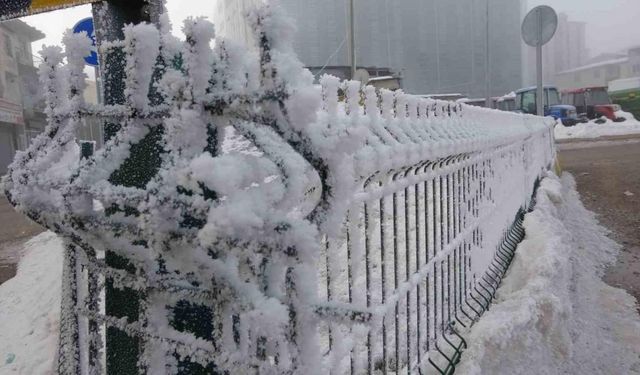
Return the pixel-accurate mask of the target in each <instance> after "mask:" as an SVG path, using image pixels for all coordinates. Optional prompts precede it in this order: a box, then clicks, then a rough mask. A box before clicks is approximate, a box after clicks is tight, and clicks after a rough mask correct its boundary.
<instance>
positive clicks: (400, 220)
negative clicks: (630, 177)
mask: <svg viewBox="0 0 640 375" xmlns="http://www.w3.org/2000/svg"><path fill="white" fill-rule="evenodd" d="M248 19H249V21H250V24H251V25H252V27H253V29H254V32H255V40H257V41H259V45H258V46H257V52H252V51H251V50H249V51H247V50H246V49H244V48H243V47H241V46H236V45H233V44H232V43H231V42H228V41H224V40H216V43H215V48H212V47H211V44H212V43H211V40H212V38H213V37H214V33H213V27H212V25H210V24H209V23H208V22H206V21H204V20H201V19H197V20H189V21H187V22H186V24H185V27H184V30H185V34H186V36H187V37H186V40H185V41H178V40H176V39H175V38H174V37H173V36H172V35H171V33H170V30H169V28H168V25H166V24H162V25H161V27H159V28H158V27H156V26H154V25H148V24H143V25H138V26H128V27H127V28H125V30H124V35H125V39H124V40H122V41H111V42H109V43H108V44H107V45H104V46H102V50H103V52H104V53H105V54H106V56H107V57H106V59H105V61H107V62H108V61H111V62H114V61H121V62H122V61H124V63H125V66H124V71H125V73H126V74H125V77H124V78H123V82H120V81H114V82H107V83H108V84H107V85H106V86H109V85H117V84H121V85H124V86H125V88H126V89H125V94H126V95H125V100H124V102H123V103H117V104H110V105H106V106H99V107H95V106H89V105H86V104H85V103H84V102H83V101H82V98H81V95H79V93H81V92H82V91H83V88H84V86H83V85H84V77H83V57H84V55H86V54H88V53H89V52H90V43H89V41H88V39H87V38H86V37H84V36H77V35H76V36H72V35H69V36H67V37H66V38H65V43H66V45H67V48H66V50H65V51H64V52H63V51H61V50H60V49H57V48H49V49H47V50H45V53H44V56H43V59H44V63H43V66H42V67H41V69H40V71H41V80H42V84H43V85H42V86H43V87H45V88H46V93H45V98H46V102H47V115H48V119H49V125H48V127H47V129H46V131H45V133H44V134H43V135H41V136H39V137H38V138H36V139H35V140H34V142H33V143H32V145H31V147H30V148H29V150H27V152H26V153H23V154H20V155H19V156H18V158H17V159H16V161H15V163H14V164H13V166H12V167H11V171H10V173H9V176H8V178H7V179H6V181H5V183H6V188H7V195H8V197H9V198H10V200H11V202H12V203H13V204H14V205H16V206H17V207H18V208H19V209H20V210H22V211H23V212H25V213H26V214H27V215H29V216H30V217H32V218H33V219H34V220H36V221H38V222H40V223H42V224H43V225H45V226H47V227H48V228H50V229H51V230H53V231H55V232H57V233H59V234H60V235H61V236H62V237H64V239H65V241H67V244H68V247H67V253H66V258H65V271H64V275H65V278H64V279H65V281H64V282H65V286H64V293H63V297H64V298H63V309H62V311H63V315H62V324H61V345H60V361H59V362H60V366H59V372H61V373H68V374H76V373H92V374H93V373H105V372H106V373H109V374H134V373H153V374H155V373H175V374H200V373H220V374H236V373H242V374H244V373H257V374H271V373H292V374H293V373H295V374H309V373H318V374H326V373H332V374H362V373H414V372H418V373H419V372H421V371H426V370H427V369H431V370H433V369H436V368H441V367H442V366H441V364H442V363H448V364H449V365H448V366H449V367H448V368H451V366H454V365H455V363H456V361H457V359H459V356H460V353H461V351H462V347H463V346H464V340H463V339H462V336H461V335H460V333H459V328H460V327H463V326H469V325H470V324H471V323H473V322H474V321H475V320H476V319H477V318H478V317H479V316H480V315H481V313H482V312H483V311H484V310H485V309H486V308H487V307H488V305H489V303H490V301H491V299H492V298H493V296H494V295H495V289H496V288H497V285H498V284H499V282H500V279H501V278H502V276H503V275H504V270H506V267H508V263H509V262H510V261H511V259H512V256H513V254H512V250H513V249H515V247H514V246H513V244H515V243H516V242H517V239H518V238H520V236H522V229H521V226H520V225H519V224H518V223H519V222H520V220H521V217H522V212H523V210H525V209H526V208H527V207H528V201H529V198H530V197H531V195H532V193H533V189H534V186H535V183H536V181H537V180H538V179H539V177H540V176H541V174H542V173H543V172H544V171H545V170H546V168H548V166H549V165H550V163H551V161H552V160H553V158H554V156H555V155H554V153H555V150H554V143H553V138H552V121H549V120H547V119H543V118H538V117H532V116H525V115H520V114H514V113H501V112H497V111H492V110H486V109H480V108H474V107H469V106H464V105H460V104H456V103H449V102H442V101H434V100H429V99H423V98H420V97H415V96H410V95H405V94H404V93H402V92H391V91H388V90H380V91H376V90H375V89H374V88H373V87H368V86H362V85H361V84H360V83H359V82H340V81H339V80H338V79H337V78H335V77H330V76H325V77H323V78H322V80H321V84H320V85H319V86H316V85H314V84H313V77H312V76H311V74H310V73H309V72H308V71H306V70H305V69H303V68H302V65H301V64H300V63H299V62H298V61H297V59H296V57H295V55H294V54H293V53H292V51H291V47H290V42H289V41H288V40H287V35H288V32H289V29H290V27H289V25H288V23H287V21H286V19H284V18H283V17H282V16H281V15H280V14H279V13H278V12H277V8H273V7H271V6H269V5H267V6H264V7H262V8H259V9H256V10H255V11H254V12H252V13H251V14H249V18H248ZM65 58H66V61H67V64H66V65H63V64H62V62H63V60H64V59H65ZM69 77H70V78H69ZM107 81H109V80H107ZM112 81H113V80H112ZM339 92H342V93H344V95H339ZM87 118H90V119H95V118H98V119H101V120H102V121H104V122H105V124H106V126H105V133H106V134H108V137H107V139H106V140H105V143H104V146H103V147H101V148H100V149H99V150H98V151H97V152H96V153H95V154H94V155H88V154H87V155H85V158H83V159H82V160H80V161H78V160H79V157H78V156H77V152H76V151H75V150H76V148H77V146H76V145H75V138H74V134H75V131H76V130H77V128H78V127H79V126H82V124H83V120H85V119H87ZM49 171H51V172H49ZM61 171H62V172H61ZM496 265H497V266H496ZM445 371H449V370H447V369H446V370H445ZM441 372H442V371H441Z"/></svg>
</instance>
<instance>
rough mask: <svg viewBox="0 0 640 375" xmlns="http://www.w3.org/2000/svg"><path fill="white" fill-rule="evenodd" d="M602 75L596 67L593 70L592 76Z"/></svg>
mask: <svg viewBox="0 0 640 375" xmlns="http://www.w3.org/2000/svg"><path fill="white" fill-rule="evenodd" d="M601 76H602V72H601V71H600V69H596V70H594V71H593V78H600V77H601Z"/></svg>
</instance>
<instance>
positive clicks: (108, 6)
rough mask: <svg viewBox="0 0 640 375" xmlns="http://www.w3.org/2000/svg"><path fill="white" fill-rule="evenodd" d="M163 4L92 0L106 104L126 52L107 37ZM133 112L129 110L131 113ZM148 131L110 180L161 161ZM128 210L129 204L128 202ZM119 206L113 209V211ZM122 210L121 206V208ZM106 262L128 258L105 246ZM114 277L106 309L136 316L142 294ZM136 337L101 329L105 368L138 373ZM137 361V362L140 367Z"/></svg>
mask: <svg viewBox="0 0 640 375" xmlns="http://www.w3.org/2000/svg"><path fill="white" fill-rule="evenodd" d="M163 9H164V1H163V0H127V1H115V0H112V1H104V2H101V3H95V4H94V5H93V18H94V23H95V30H96V42H97V44H98V46H99V47H100V48H99V56H100V61H101V65H100V76H101V81H102V82H103V85H102V90H103V95H102V97H103V98H104V104H105V105H124V104H125V102H126V95H125V82H126V69H125V68H126V58H125V52H124V50H123V49H122V47H116V48H113V49H107V48H105V47H106V44H107V43H106V42H110V41H116V40H123V39H124V32H123V28H124V26H125V25H127V24H139V23H142V22H152V23H158V22H159V18H160V14H161V13H162V11H163ZM132 115H133V114H132ZM120 127H121V124H120V123H119V122H115V121H114V122H110V123H106V124H105V131H104V137H105V139H104V141H105V142H106V141H107V140H109V139H110V138H112V137H113V136H114V135H115V134H116V133H117V131H118V130H119V129H120ZM157 133H158V132H151V133H150V134H149V135H148V136H147V138H146V139H145V140H143V141H142V142H140V144H139V145H137V147H134V148H132V150H131V155H130V158H129V162H128V163H124V164H123V165H122V166H121V167H120V169H119V170H117V171H116V172H115V173H113V174H112V175H111V177H110V182H111V183H112V184H114V185H119V186H128V187H131V186H144V185H145V184H146V183H147V182H148V181H149V180H150V179H151V178H152V177H153V176H154V175H155V173H156V171H157V170H158V168H159V166H160V147H159V146H158V144H159V141H160V136H159V134H157ZM131 209H132V210H133V208H131ZM118 211H119V210H118V209H114V212H113V213H114V214H118V213H119V212H118ZM125 211H126V209H125ZM105 250H106V252H105V262H106V264H107V266H109V267H113V268H117V269H123V270H127V269H130V268H133V267H131V264H130V263H129V261H128V260H127V259H125V258H123V257H121V256H118V255H116V254H115V253H114V252H112V251H109V250H108V249H105ZM113 284H114V283H113V280H107V281H106V285H105V305H106V306H105V308H106V314H107V315H111V316H114V317H117V318H126V319H127V321H128V322H134V321H137V320H139V319H140V317H141V316H142V315H143V314H144V312H143V308H144V301H143V298H144V296H143V295H142V293H140V292H139V291H135V290H133V289H129V288H122V289H119V288H116V287H115V286H114V285H113ZM143 350H144V349H143V343H142V342H141V340H140V338H137V337H132V336H130V335H128V334H126V333H125V332H123V331H121V330H118V329H117V328H114V327H108V328H107V332H106V369H107V373H108V374H138V373H140V370H143V367H144V364H143V363H140V361H139V358H140V354H141V353H142V351H143ZM141 367H142V368H141Z"/></svg>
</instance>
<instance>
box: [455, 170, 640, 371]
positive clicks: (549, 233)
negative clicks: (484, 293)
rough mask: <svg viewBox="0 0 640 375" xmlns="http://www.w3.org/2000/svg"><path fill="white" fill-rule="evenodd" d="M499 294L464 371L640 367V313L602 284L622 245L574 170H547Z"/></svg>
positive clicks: (475, 332) (474, 334)
mask: <svg viewBox="0 0 640 375" xmlns="http://www.w3.org/2000/svg"><path fill="white" fill-rule="evenodd" d="M525 227H526V231H527V234H526V238H525V240H524V241H523V242H522V244H521V245H520V246H519V248H518V251H517V255H516V258H515V260H514V263H513V264H512V266H511V269H510V270H509V273H508V276H507V277H506V278H505V279H504V282H503V285H502V287H501V288H500V289H499V293H498V299H497V302H496V303H495V304H494V305H493V306H492V307H491V310H490V311H489V312H487V313H486V314H485V315H484V316H483V317H482V319H481V320H480V321H479V322H478V323H477V325H475V326H474V327H473V329H472V330H471V333H470V336H469V340H468V341H469V343H470V348H469V350H467V351H466V352H465V353H464V355H463V357H462V363H461V367H460V368H459V373H460V374H467V375H470V374H473V375H479V374H487V375H494V374H549V375H552V374H553V375H555V374H640V356H639V354H640V316H639V315H638V314H637V312H636V311H635V308H636V301H635V299H634V298H633V297H632V296H630V295H629V294H627V293H626V292H625V291H624V290H621V289H616V288H613V287H610V286H608V285H607V284H605V283H604V282H603V281H602V280H601V277H602V275H603V272H604V267H605V266H606V265H607V264H610V263H611V262H613V261H614V260H615V259H616V255H617V253H618V251H619V249H620V246H619V245H618V244H616V243H615V242H614V241H613V240H611V239H609V238H608V237H607V230H606V229H605V228H603V227H601V226H600V225H599V224H598V223H597V220H596V219H595V216H594V214H593V213H591V212H589V211H587V210H586V209H585V208H584V206H583V205H582V203H581V202H580V199H579V196H578V193H577V192H576V191H575V181H574V180H573V177H571V176H570V175H564V176H563V177H562V179H559V178H557V177H555V176H550V177H549V178H547V179H545V180H544V181H543V183H542V187H541V189H540V190H539V192H538V205H537V207H536V209H535V211H534V212H533V213H531V214H529V215H527V217H526V220H525Z"/></svg>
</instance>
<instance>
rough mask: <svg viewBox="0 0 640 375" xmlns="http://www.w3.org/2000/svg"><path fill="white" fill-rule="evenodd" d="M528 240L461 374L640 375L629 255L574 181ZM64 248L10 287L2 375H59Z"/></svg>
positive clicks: (474, 333) (540, 210)
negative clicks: (609, 278) (618, 276)
mask: <svg viewBox="0 0 640 375" xmlns="http://www.w3.org/2000/svg"><path fill="white" fill-rule="evenodd" d="M525 227H526V230H527V237H526V239H525V241H524V242H523V243H522V244H521V245H520V247H519V248H518V252H517V255H516V258H515V260H514V263H513V265H512V268H511V269H510V270H509V273H508V276H507V277H506V278H505V280H504V283H503V285H502V287H501V288H500V290H499V293H498V299H497V302H496V303H495V304H494V305H493V306H492V307H491V310H490V311H489V312H487V313H486V314H485V315H484V316H483V318H482V319H481V320H480V322H478V324H477V325H475V326H474V328H473V329H472V330H471V332H470V334H469V337H468V338H469V340H468V341H469V343H470V348H469V349H468V350H467V351H466V352H465V353H464V355H463V362H462V364H461V367H460V368H459V372H458V373H460V374H468V375H470V374H472V375H479V374H487V375H495V374H536V375H538V374H554V375H555V374H640V357H639V353H640V316H638V315H637V313H636V312H635V303H636V302H635V300H634V299H633V297H631V296H630V295H629V294H627V293H626V292H625V291H623V290H621V289H616V288H613V287H610V286H608V285H606V284H605V283H604V282H603V281H601V279H600V277H601V276H602V274H603V272H604V267H605V266H606V265H607V264H609V263H611V262H613V261H614V260H615V258H616V255H617V252H618V251H619V248H620V246H619V245H618V244H616V243H615V242H614V241H612V240H610V239H609V238H608V237H607V230H606V229H605V228H603V227H601V226H599V225H598V223H597V221H596V219H595V216H594V214H593V213H591V212H589V211H587V210H586V209H585V208H584V207H583V206H582V203H581V202H580V200H579V196H578V193H577V192H576V191H575V182H574V180H573V178H572V177H571V176H569V175H565V176H564V177H563V178H562V179H559V178H558V177H555V176H549V177H548V178H546V179H545V180H544V181H543V183H542V187H541V189H540V190H539V193H538V205H537V207H536V210H535V211H534V212H533V213H531V214H529V215H527V217H526V220H525ZM61 268H62V243H61V241H60V240H59V239H58V238H57V237H56V236H55V235H53V234H51V233H44V234H41V235H39V236H37V237H35V238H34V239H32V240H31V241H29V242H28V243H27V244H26V248H25V255H24V258H23V259H22V261H21V262H20V265H19V267H18V274H17V276H16V277H15V278H13V279H12V280H10V281H8V282H7V283H5V284H3V285H2V286H0V373H1V374H5V373H6V374H49V373H53V370H54V365H55V355H56V342H57V337H58V321H59V316H58V315H59V304H60V283H61Z"/></svg>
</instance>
